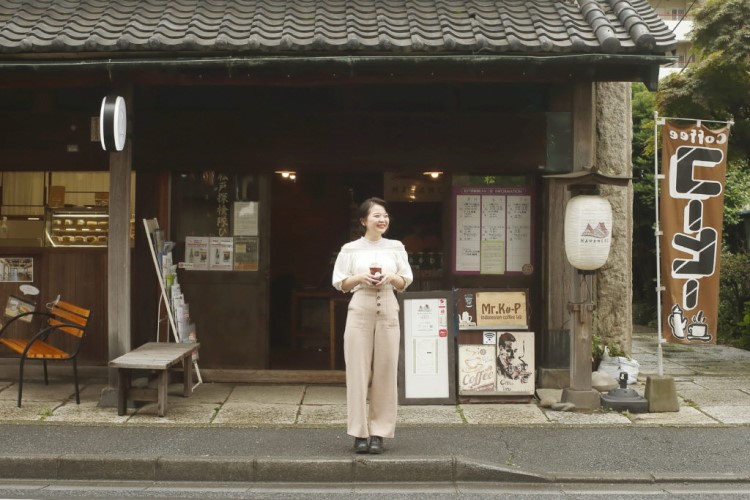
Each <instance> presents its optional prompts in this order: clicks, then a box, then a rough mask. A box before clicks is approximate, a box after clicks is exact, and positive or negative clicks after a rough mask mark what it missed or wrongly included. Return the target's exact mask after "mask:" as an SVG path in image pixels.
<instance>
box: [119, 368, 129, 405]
mask: <svg viewBox="0 0 750 500" xmlns="http://www.w3.org/2000/svg"><path fill="white" fill-rule="evenodd" d="M129 388H130V370H128V369H127V368H118V369H117V414H118V415H120V416H122V415H125V411H126V409H127V405H128V389H129Z"/></svg>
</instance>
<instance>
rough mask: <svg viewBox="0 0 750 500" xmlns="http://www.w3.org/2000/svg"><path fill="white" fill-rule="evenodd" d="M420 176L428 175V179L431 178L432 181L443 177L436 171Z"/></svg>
mask: <svg viewBox="0 0 750 500" xmlns="http://www.w3.org/2000/svg"><path fill="white" fill-rule="evenodd" d="M422 174H424V175H429V176H430V177H432V178H433V179H437V178H438V177H440V176H441V175H443V173H442V172H438V171H432V172H422Z"/></svg>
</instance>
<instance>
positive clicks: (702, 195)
mask: <svg viewBox="0 0 750 500" xmlns="http://www.w3.org/2000/svg"><path fill="white" fill-rule="evenodd" d="M728 139H729V129H728V128H726V127H725V128H722V129H718V130H710V129H707V128H706V127H704V126H703V125H702V124H701V123H700V122H695V123H691V124H690V125H689V126H686V127H677V126H675V125H673V124H670V123H668V122H667V123H665V124H664V126H663V129H662V165H663V170H664V181H663V183H662V187H661V199H660V205H659V207H660V213H661V217H660V225H661V229H662V232H663V237H662V245H661V248H662V258H661V264H660V265H661V270H662V276H663V279H664V287H665V290H664V293H663V295H662V300H663V303H662V307H663V309H662V310H663V311H664V314H663V315H662V316H663V319H662V321H663V324H662V332H663V336H664V338H665V340H667V341H668V342H676V343H681V344H691V343H711V344H715V343H716V327H717V319H718V305H719V262H720V258H721V234H722V221H723V209H724V182H725V172H726V157H727V142H728Z"/></svg>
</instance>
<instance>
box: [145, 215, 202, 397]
mask: <svg viewBox="0 0 750 500" xmlns="http://www.w3.org/2000/svg"><path fill="white" fill-rule="evenodd" d="M143 226H144V228H145V229H146V238H147V239H148V248H149V251H150V252H151V260H152V261H153V263H154V270H155V271H156V277H157V281H158V282H159V289H160V291H161V296H160V297H159V310H158V312H157V316H158V318H159V319H158V320H157V325H156V341H157V342H159V332H160V329H161V321H162V319H161V304H162V302H164V308H165V309H166V311H167V320H168V325H167V341H169V330H170V329H171V330H172V336H173V337H174V341H175V342H180V335H179V332H178V330H177V323H176V321H175V311H174V310H173V309H172V302H171V301H170V300H169V294H168V293H167V283H166V279H165V277H164V273H163V272H162V266H161V263H160V261H161V248H159V253H160V255H159V256H157V246H158V247H161V246H162V245H163V243H164V242H163V241H158V240H159V239H160V238H158V237H157V235H158V232H159V221H157V220H156V219H143ZM154 240H157V241H156V242H155V241H154ZM169 254H170V256H171V250H170V251H169ZM192 362H193V368H194V369H195V374H196V376H197V378H198V382H197V383H196V384H195V385H194V386H193V389H195V388H196V387H198V386H199V385H201V384H202V383H203V378H202V377H201V372H200V369H199V368H198V360H196V359H193V360H192Z"/></svg>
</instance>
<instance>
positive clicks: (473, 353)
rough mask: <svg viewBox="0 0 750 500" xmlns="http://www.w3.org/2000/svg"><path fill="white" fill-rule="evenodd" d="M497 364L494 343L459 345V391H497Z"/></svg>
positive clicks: (463, 392) (462, 392)
mask: <svg viewBox="0 0 750 500" xmlns="http://www.w3.org/2000/svg"><path fill="white" fill-rule="evenodd" d="M495 366H496V364H495V346H494V344H493V345H482V344H473V345H472V344H470V345H460V346H458V373H459V377H458V390H459V393H460V394H467V393H475V392H478V393H483V392H495V387H496V385H495V384H496V382H497V375H496V372H495V370H496V368H495Z"/></svg>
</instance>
